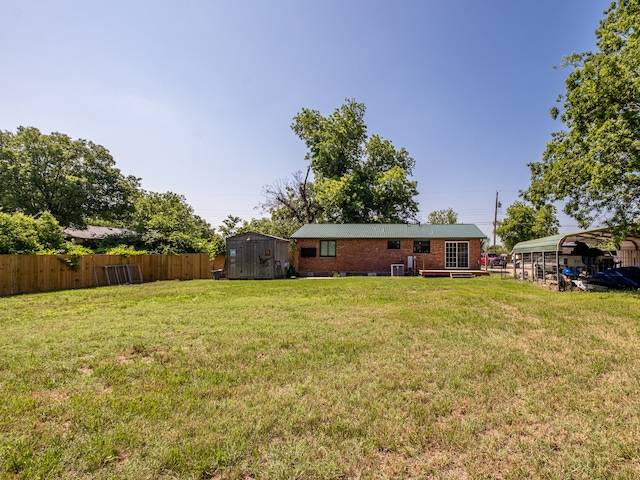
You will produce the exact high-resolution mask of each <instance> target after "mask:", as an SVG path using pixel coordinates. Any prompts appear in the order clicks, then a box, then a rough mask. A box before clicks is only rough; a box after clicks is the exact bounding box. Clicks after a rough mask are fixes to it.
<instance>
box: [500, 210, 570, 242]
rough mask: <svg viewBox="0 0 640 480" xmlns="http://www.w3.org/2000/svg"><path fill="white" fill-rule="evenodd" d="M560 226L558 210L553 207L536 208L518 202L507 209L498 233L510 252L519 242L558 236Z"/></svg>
mask: <svg viewBox="0 0 640 480" xmlns="http://www.w3.org/2000/svg"><path fill="white" fill-rule="evenodd" d="M559 226H560V223H559V222H558V219H557V218H556V208H555V207H554V206H553V205H545V206H543V207H541V208H536V207H534V206H533V205H529V204H527V203H525V202H521V201H516V202H514V203H513V204H512V205H511V206H510V207H508V208H507V212H506V216H505V218H504V220H503V221H502V222H501V224H500V226H499V227H498V228H497V229H496V233H497V234H498V235H499V236H500V238H501V239H502V243H503V244H504V246H505V247H506V248H507V250H509V251H510V250H511V249H512V248H513V247H514V246H515V245H516V244H517V243H519V242H524V241H526V240H533V239H534V238H540V237H548V236H549V235H555V234H557V233H558V227H559Z"/></svg>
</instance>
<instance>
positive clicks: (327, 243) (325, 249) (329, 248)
mask: <svg viewBox="0 0 640 480" xmlns="http://www.w3.org/2000/svg"><path fill="white" fill-rule="evenodd" d="M320 256H321V257H335V256H336V241H335V240H320Z"/></svg>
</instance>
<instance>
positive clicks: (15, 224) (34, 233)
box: [0, 212, 65, 254]
mask: <svg viewBox="0 0 640 480" xmlns="http://www.w3.org/2000/svg"><path fill="white" fill-rule="evenodd" d="M64 243H65V242H64V236H63V234H62V228H61V227H60V225H59V224H58V221H57V220H56V219H55V218H54V217H53V215H51V214H50V213H49V212H43V213H42V214H40V216H39V217H38V218H34V217H31V216H29V215H25V214H23V213H14V214H8V213H2V212H0V254H36V253H46V252H47V251H55V250H58V249H60V248H61V247H62V246H63V245H64Z"/></svg>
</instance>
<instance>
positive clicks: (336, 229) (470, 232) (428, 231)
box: [291, 223, 487, 240]
mask: <svg viewBox="0 0 640 480" xmlns="http://www.w3.org/2000/svg"><path fill="white" fill-rule="evenodd" d="M291 238H295V239H299V238H326V239H332V240H334V239H338V238H340V239H347V238H353V239H356V238H383V239H393V238H395V239H403V238H411V239H425V240H427V239H436V238H441V239H456V240H462V239H464V240H468V239H471V238H487V236H486V235H485V234H484V233H482V231H481V230H480V229H479V228H478V227H476V226H475V225H473V224H453V225H432V224H427V225H414V224H403V223H400V224H395V223H347V224H344V223H343V224H333V223H313V224H307V225H303V226H302V228H300V229H299V230H298V231H297V232H296V233H294V234H293V235H291Z"/></svg>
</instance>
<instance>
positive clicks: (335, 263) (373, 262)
mask: <svg viewBox="0 0 640 480" xmlns="http://www.w3.org/2000/svg"><path fill="white" fill-rule="evenodd" d="M291 238H293V239H295V240H296V258H295V265H296V269H297V271H298V273H299V275H301V276H327V275H333V274H342V275H370V274H376V275H390V274H391V270H392V265H395V267H394V271H395V272H402V273H394V274H405V273H412V272H415V273H417V272H418V271H420V270H470V269H471V270H472V269H478V268H479V266H480V253H481V243H482V240H484V239H486V235H485V234H484V233H482V231H480V229H479V228H478V227H476V226H475V225H472V224H455V225H431V224H428V225H406V224H339V225H336V224H308V225H304V226H303V227H302V228H300V229H299V230H298V231H297V232H296V233H294V234H293V235H292V236H291Z"/></svg>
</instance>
